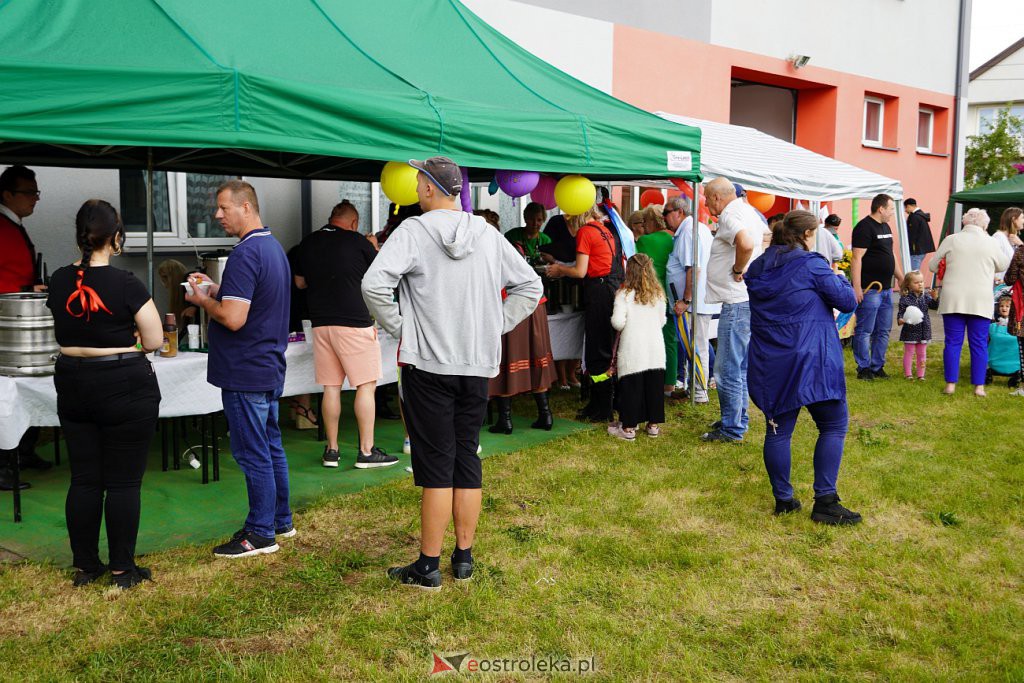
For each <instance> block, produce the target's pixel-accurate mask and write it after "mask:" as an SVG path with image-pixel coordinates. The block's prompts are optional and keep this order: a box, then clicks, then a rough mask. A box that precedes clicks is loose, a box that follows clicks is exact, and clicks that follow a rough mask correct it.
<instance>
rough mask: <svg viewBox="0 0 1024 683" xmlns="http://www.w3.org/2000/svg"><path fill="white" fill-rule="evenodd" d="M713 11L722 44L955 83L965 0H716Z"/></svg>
mask: <svg viewBox="0 0 1024 683" xmlns="http://www.w3.org/2000/svg"><path fill="white" fill-rule="evenodd" d="M711 11H712V17H711V43H712V44H714V45H721V46H724V47H730V48H734V49H737V50H746V51H747V52H754V53H757V54H762V55H768V56H771V57H778V58H780V59H786V58H788V57H790V56H791V55H801V54H802V55H808V56H809V57H811V64H812V65H814V66H820V67H825V68H828V69H834V70H836V71H842V72H844V73H850V74H856V75H859V76H866V77H868V78H877V79H879V80H882V81H889V82H892V83H899V84H902V85H908V86H913V87H916V88H923V89H926V90H933V91H936V92H940V93H947V94H953V92H954V91H955V85H956V58H957V54H956V48H957V23H958V21H959V16H960V15H959V1H958V0H856V1H853V0H772V2H763V1H761V0H714V3H713V4H712V10H711ZM865 44H866V45H868V46H870V49H865V48H864V47H863V46H864V45H865Z"/></svg>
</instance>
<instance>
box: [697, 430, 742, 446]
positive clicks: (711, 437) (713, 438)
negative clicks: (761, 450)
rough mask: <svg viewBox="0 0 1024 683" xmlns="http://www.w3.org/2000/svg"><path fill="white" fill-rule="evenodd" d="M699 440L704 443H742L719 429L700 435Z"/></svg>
mask: <svg viewBox="0 0 1024 683" xmlns="http://www.w3.org/2000/svg"><path fill="white" fill-rule="evenodd" d="M700 440H701V441H703V442H705V443H743V439H734V438H732V437H731V436H729V435H728V434H726V433H725V432H723V431H722V430H721V429H713V430H711V431H710V432H705V433H703V434H701V435H700Z"/></svg>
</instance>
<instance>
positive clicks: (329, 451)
mask: <svg viewBox="0 0 1024 683" xmlns="http://www.w3.org/2000/svg"><path fill="white" fill-rule="evenodd" d="M321 461H322V462H323V464H324V467H337V466H338V449H336V448H328V447H327V446H324V454H323V457H322V458H321Z"/></svg>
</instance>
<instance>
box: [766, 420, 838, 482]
mask: <svg viewBox="0 0 1024 683" xmlns="http://www.w3.org/2000/svg"><path fill="white" fill-rule="evenodd" d="M807 412H809V413H810V414H811V418H812V419H813V420H814V424H815V425H817V427H818V442H817V443H816V444H815V446H814V497H815V498H820V497H821V496H826V495H828V494H830V493H835V492H836V478H837V477H838V476H839V464H840V463H841V462H842V460H843V445H844V444H845V443H846V430H847V427H848V425H849V414H848V413H847V409H846V401H839V400H836V401H821V402H820V403H812V404H810V405H808V406H807ZM799 414H800V409H799V408H797V409H796V410H791V411H789V412H787V413H782V414H781V415H776V416H775V418H774V419H773V420H767V429H766V431H765V435H764V467H765V469H766V470H768V480H769V481H771V483H772V494H773V495H774V496H775V497H776V498H777V499H779V500H790V499H791V498H793V486H792V485H791V484H790V483H789V469H790V460H791V451H790V444H791V442H792V440H793V428H794V427H796V418H797V416H798V415H799Z"/></svg>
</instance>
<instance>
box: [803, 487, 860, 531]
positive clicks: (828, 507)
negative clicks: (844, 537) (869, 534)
mask: <svg viewBox="0 0 1024 683" xmlns="http://www.w3.org/2000/svg"><path fill="white" fill-rule="evenodd" d="M811 520H812V521H814V522H818V523H819V524H831V525H833V526H840V525H842V526H845V525H849V524H860V522H861V516H860V513H859V512H854V511H853V510H848V509H846V508H845V507H844V506H842V505H840V504H839V496H837V495H836V494H834V493H832V494H829V495H827V496H821V497H820V498H815V499H814V507H813V508H812V509H811Z"/></svg>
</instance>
